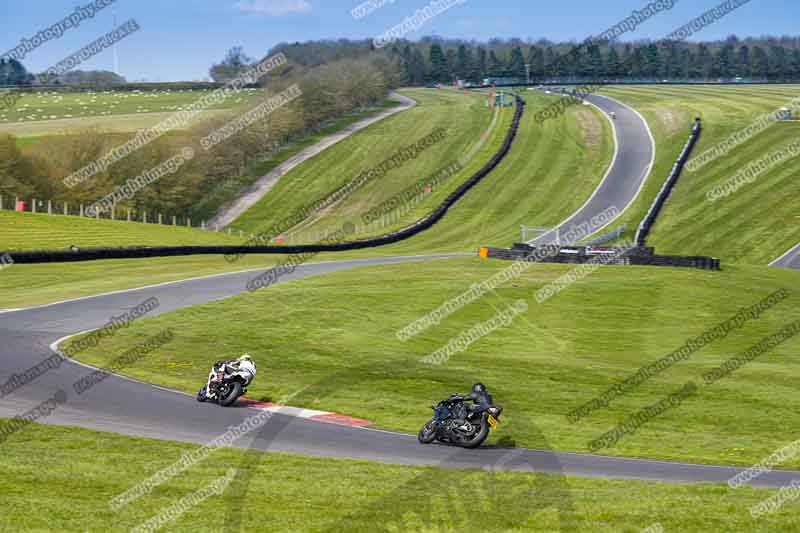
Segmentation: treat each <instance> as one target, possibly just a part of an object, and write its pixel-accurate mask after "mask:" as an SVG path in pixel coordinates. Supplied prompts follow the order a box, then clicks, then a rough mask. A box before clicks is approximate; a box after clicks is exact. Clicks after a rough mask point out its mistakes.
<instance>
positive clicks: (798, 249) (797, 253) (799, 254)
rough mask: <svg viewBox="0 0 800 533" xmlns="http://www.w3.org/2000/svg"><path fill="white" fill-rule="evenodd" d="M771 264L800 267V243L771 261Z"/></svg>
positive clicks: (781, 266) (774, 265)
mask: <svg viewBox="0 0 800 533" xmlns="http://www.w3.org/2000/svg"><path fill="white" fill-rule="evenodd" d="M769 266H772V267H778V268H794V269H800V243H798V244H797V246H795V247H794V248H792V249H790V250H789V251H788V252H786V253H785V254H783V255H782V256H780V257H779V258H778V259H776V260H775V261H773V262H772V263H770V264H769Z"/></svg>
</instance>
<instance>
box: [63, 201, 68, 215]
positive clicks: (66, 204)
mask: <svg viewBox="0 0 800 533" xmlns="http://www.w3.org/2000/svg"><path fill="white" fill-rule="evenodd" d="M64 215H69V204H68V203H67V202H64Z"/></svg>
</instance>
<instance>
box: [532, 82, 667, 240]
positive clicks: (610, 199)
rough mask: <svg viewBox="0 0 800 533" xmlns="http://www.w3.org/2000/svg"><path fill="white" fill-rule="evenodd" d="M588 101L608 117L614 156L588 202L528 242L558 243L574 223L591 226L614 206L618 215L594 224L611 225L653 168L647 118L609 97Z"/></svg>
mask: <svg viewBox="0 0 800 533" xmlns="http://www.w3.org/2000/svg"><path fill="white" fill-rule="evenodd" d="M585 100H586V101H588V102H589V103H590V104H592V105H593V106H595V107H597V108H598V109H600V111H602V112H603V113H604V114H605V115H606V117H609V121H610V122H611V125H612V128H613V130H614V139H615V143H616V148H615V151H614V158H613V160H612V162H611V165H610V166H609V168H608V171H607V172H606V175H605V176H604V177H603V179H602V181H601V182H600V185H598V186H597V188H596V189H595V190H594V192H593V193H592V195H591V196H590V197H589V199H588V200H587V201H586V203H584V204H583V206H581V207H580V208H579V209H578V210H577V211H576V212H575V213H573V214H572V215H570V216H569V217H567V219H566V220H564V221H563V222H561V223H559V224H558V225H557V226H556V227H555V228H553V229H552V230H551V231H549V232H547V233H545V234H543V235H541V236H539V237H537V238H535V239H532V240H530V241H528V244H545V243H548V242H555V240H556V234H557V233H564V232H565V231H566V230H568V229H569V228H571V227H573V226H581V225H582V224H589V225H590V226H592V224H591V221H592V219H593V218H594V217H596V216H597V215H599V214H600V213H602V212H604V211H606V210H607V209H608V208H610V207H612V206H613V207H616V208H617V210H618V214H617V216H616V217H614V218H613V219H611V220H607V221H606V223H605V224H604V225H603V226H601V227H593V231H594V232H597V231H600V230H602V229H603V228H605V227H607V226H608V225H610V224H612V223H613V222H614V220H617V219H618V218H619V217H620V216H621V215H622V213H623V212H624V211H625V210H626V209H627V208H628V207H629V206H630V205H631V204H632V203H633V201H634V200H636V198H637V197H638V196H639V193H640V192H641V190H642V187H643V186H644V183H645V181H646V180H647V177H648V175H649V174H650V171H651V169H652V168H653V162H654V160H655V153H656V146H655V140H654V139H653V134H652V133H651V132H650V127H649V126H648V125H647V121H645V119H644V117H642V115H640V114H639V112H638V111H636V110H634V109H633V108H631V107H629V106H627V105H625V104H623V103H622V102H619V101H617V100H615V99H613V98H609V97H607V96H598V95H590V96H587V97H586V98H585ZM611 113H614V114H615V115H616V119H613V120H612V119H611V118H610V116H611ZM645 140H646V142H644V141H645Z"/></svg>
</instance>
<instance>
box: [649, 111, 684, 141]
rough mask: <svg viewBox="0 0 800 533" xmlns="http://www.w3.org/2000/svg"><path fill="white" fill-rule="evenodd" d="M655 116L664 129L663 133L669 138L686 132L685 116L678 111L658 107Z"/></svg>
mask: <svg viewBox="0 0 800 533" xmlns="http://www.w3.org/2000/svg"><path fill="white" fill-rule="evenodd" d="M656 115H657V116H658V120H659V122H661V126H662V127H663V128H664V133H666V134H667V136H669V137H672V136H673V135H675V134H676V133H679V132H680V131H683V130H686V128H687V127H688V124H687V121H686V114H685V113H684V112H682V111H680V110H678V109H673V108H670V107H659V108H657V109H656Z"/></svg>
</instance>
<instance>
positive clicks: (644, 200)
mask: <svg viewBox="0 0 800 533" xmlns="http://www.w3.org/2000/svg"><path fill="white" fill-rule="evenodd" d="M603 94H607V95H608V96H612V97H614V98H618V99H620V100H622V101H623V102H625V103H627V104H629V105H631V106H633V107H634V108H636V109H637V110H639V111H640V112H641V113H642V114H643V115H644V117H645V119H646V120H647V122H648V124H649V125H650V127H651V129H652V131H653V136H654V137H655V139H656V146H657V151H656V164H655V166H654V170H653V173H652V174H651V176H650V178H649V179H648V181H647V183H646V185H645V188H644V189H643V191H642V194H641V196H640V198H639V199H638V201H637V202H635V203H634V205H633V206H632V207H631V208H630V209H629V210H628V212H627V213H626V214H625V216H624V217H623V219H624V220H625V221H626V222H627V223H628V226H629V234H630V235H631V236H632V234H633V233H634V232H635V229H636V227H637V226H638V223H639V222H640V221H641V219H642V218H643V217H644V214H645V212H646V211H647V208H648V207H649V206H650V203H651V202H652V200H653V198H654V197H655V194H656V193H657V192H658V190H659V189H660V187H661V185H662V184H663V182H664V179H665V178H666V176H667V174H668V173H669V170H670V169H671V167H672V164H673V163H674V161H675V159H676V158H677V155H678V153H679V152H680V150H681V147H682V146H683V144H684V143H685V142H686V139H687V138H688V134H689V128H690V126H691V123H692V121H693V120H694V117H696V116H699V117H702V119H703V128H704V130H703V134H702V136H701V138H700V142H699V143H698V145H697V147H696V149H695V152H694V155H698V154H700V153H702V152H703V151H704V150H706V149H708V148H711V147H712V146H714V145H715V144H717V143H719V142H720V141H723V140H725V139H726V138H727V137H728V136H729V135H731V134H732V133H734V132H737V131H739V130H741V129H743V128H745V127H747V126H748V125H749V124H750V123H751V122H752V121H753V120H754V119H755V118H756V117H757V116H759V115H761V114H763V113H767V112H771V111H775V110H776V109H778V108H780V107H783V106H786V105H788V103H789V101H790V100H791V99H792V98H795V97H797V96H800V86H746V87H713V86H701V87H625V88H620V87H614V88H605V89H604V90H603ZM798 134H800V123H783V124H775V125H773V126H772V127H771V128H769V129H768V130H766V131H765V132H763V133H761V134H759V135H757V136H756V137H754V138H752V139H751V140H749V141H747V142H746V143H745V144H743V145H741V146H738V147H736V148H735V149H733V150H732V151H731V152H730V153H729V154H728V155H727V156H724V157H721V158H719V159H717V160H716V161H714V162H712V163H710V164H708V165H706V166H704V167H702V168H701V169H699V170H697V171H695V172H692V171H691V170H688V169H687V170H686V171H685V172H684V174H683V176H682V177H681V179H680V181H679V182H678V185H677V187H676V188H675V190H674V191H673V193H672V195H671V197H670V199H669V201H668V202H667V204H666V207H665V209H664V211H662V215H661V217H659V220H658V222H657V223H656V225H655V228H654V230H653V233H652V234H651V239H650V241H649V244H651V245H654V246H656V248H657V249H658V251H659V252H663V253H674V254H687V255H695V254H698V255H699V254H702V255H712V256H716V257H720V258H722V259H723V261H724V262H725V263H729V262H741V263H749V264H766V263H769V262H770V261H771V260H773V259H775V258H776V257H778V256H780V255H781V254H782V253H783V252H785V251H786V250H787V249H789V248H790V247H791V246H793V245H794V244H796V243H797V242H798V241H800V218H798V217H800V211H798V209H797V202H793V201H791V199H792V198H797V197H798V194H800V186H799V185H798V182H797V179H795V175H796V174H797V171H798V169H800V159H797V158H795V159H792V160H789V161H787V162H785V163H783V164H782V165H780V166H778V167H776V168H775V169H773V170H770V171H768V172H767V173H765V174H763V175H761V176H760V177H758V178H757V181H756V182H755V183H754V184H752V185H748V186H746V187H744V188H742V189H740V190H739V191H738V192H736V193H734V194H733V195H731V196H729V197H728V198H725V199H722V200H719V201H717V202H714V203H709V202H707V201H706V197H705V195H706V192H707V191H709V190H711V189H712V188H713V187H714V186H716V185H720V184H722V183H724V182H725V181H726V180H727V179H728V178H730V177H732V176H733V175H734V174H735V173H736V172H737V171H739V170H740V169H743V168H744V167H746V166H747V165H748V164H749V163H751V162H754V161H755V160H757V159H758V158H760V157H763V156H765V155H767V154H769V153H771V152H772V151H774V150H776V149H778V148H780V147H782V146H783V145H785V144H787V143H788V142H790V141H791V140H796V139H797V137H798Z"/></svg>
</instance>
